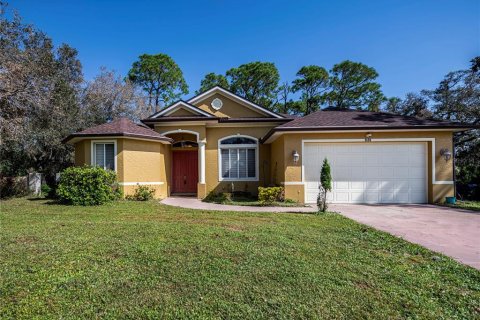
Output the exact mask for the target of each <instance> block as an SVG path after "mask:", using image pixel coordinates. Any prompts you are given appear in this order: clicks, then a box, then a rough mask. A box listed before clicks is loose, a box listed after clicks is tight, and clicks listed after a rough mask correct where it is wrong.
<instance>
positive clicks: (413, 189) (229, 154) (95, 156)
mask: <svg viewBox="0 0 480 320" xmlns="http://www.w3.org/2000/svg"><path fill="white" fill-rule="evenodd" d="M469 128H470V127H469V126H468V125H464V124H459V123H452V122H445V121H436V120H424V119H418V118H415V117H405V116H400V115H393V114H389V113H382V112H367V111H356V110H338V109H331V108H330V109H329V108H327V109H326V110H321V111H318V112H315V113H312V114H309V115H307V116H304V117H292V116H290V115H284V114H279V113H275V112H272V111H270V110H268V109H266V108H263V107H262V106H259V105H257V104H255V103H253V102H251V101H248V100H246V99H244V98H242V97H240V96H238V95H236V94H234V93H232V92H230V91H228V90H225V89H223V88H221V87H218V86H217V87H214V88H212V89H210V90H208V91H206V92H203V93H201V94H198V95H196V96H194V97H193V98H191V99H189V100H187V101H183V100H180V101H177V102H175V103H173V104H172V105H170V106H168V107H166V108H164V109H162V110H161V111H160V112H157V113H155V114H153V115H151V116H150V117H149V118H147V119H144V120H142V124H135V123H133V122H132V121H130V120H128V119H125V118H122V119H117V120H114V121H112V122H109V123H106V124H102V125H99V126H96V127H92V128H88V129H86V130H84V131H81V132H77V133H74V134H72V135H70V136H68V137H67V138H66V139H65V142H66V143H70V144H73V145H74V146H75V165H78V166H81V165H85V164H87V165H97V166H101V167H104V168H107V169H112V170H115V171H116V172H117V174H118V179H119V182H120V185H121V186H122V188H123V191H124V193H125V194H131V193H132V192H133V191H134V189H135V188H136V186H137V185H148V186H151V187H153V188H155V189H156V196H157V197H159V198H165V197H168V196H171V195H195V196H196V197H198V198H204V197H205V196H206V195H207V194H208V193H210V192H232V191H246V192H251V193H254V194H255V193H256V192H257V187H258V186H268V185H282V186H284V187H285V196H286V198H289V199H293V200H296V201H298V202H300V203H314V202H315V201H316V197H317V194H318V186H319V179H320V169H321V166H322V162H323V159H324V158H327V159H328V160H329V162H330V164H331V170H332V178H333V190H332V192H330V193H329V196H328V200H329V201H330V202H336V203H434V202H441V201H443V199H444V198H445V197H446V196H453V195H454V155H453V142H452V135H453V133H454V132H456V131H462V130H467V129H469Z"/></svg>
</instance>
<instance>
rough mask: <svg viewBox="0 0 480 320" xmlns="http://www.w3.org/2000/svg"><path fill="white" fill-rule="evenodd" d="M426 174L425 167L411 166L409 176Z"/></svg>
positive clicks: (418, 176)
mask: <svg viewBox="0 0 480 320" xmlns="http://www.w3.org/2000/svg"><path fill="white" fill-rule="evenodd" d="M424 175H425V169H424V168H419V167H409V168H408V176H409V177H412V178H420V179H421V178H422V177H423V176H424Z"/></svg>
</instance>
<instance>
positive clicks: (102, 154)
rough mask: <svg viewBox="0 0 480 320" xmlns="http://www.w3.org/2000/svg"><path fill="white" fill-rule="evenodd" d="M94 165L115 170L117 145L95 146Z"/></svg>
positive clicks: (96, 144)
mask: <svg viewBox="0 0 480 320" xmlns="http://www.w3.org/2000/svg"><path fill="white" fill-rule="evenodd" d="M93 163H94V165H96V166H98V167H101V168H103V169H109V170H115V143H113V142H108V143H106V142H105V143H103V142H102V143H98V142H95V143H94V144H93Z"/></svg>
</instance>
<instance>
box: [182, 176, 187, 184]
mask: <svg viewBox="0 0 480 320" xmlns="http://www.w3.org/2000/svg"><path fill="white" fill-rule="evenodd" d="M183 184H187V176H183Z"/></svg>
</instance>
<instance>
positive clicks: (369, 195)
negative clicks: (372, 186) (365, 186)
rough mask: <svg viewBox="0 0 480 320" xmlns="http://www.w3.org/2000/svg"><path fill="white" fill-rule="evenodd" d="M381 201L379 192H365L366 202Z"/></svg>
mask: <svg viewBox="0 0 480 320" xmlns="http://www.w3.org/2000/svg"><path fill="white" fill-rule="evenodd" d="M379 201H380V197H379V194H378V192H368V191H367V192H365V202H366V203H378V202H379Z"/></svg>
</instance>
